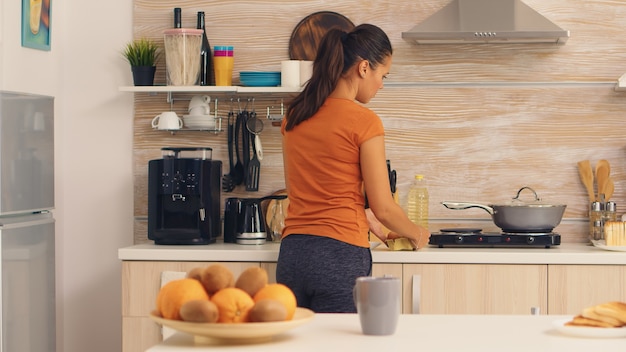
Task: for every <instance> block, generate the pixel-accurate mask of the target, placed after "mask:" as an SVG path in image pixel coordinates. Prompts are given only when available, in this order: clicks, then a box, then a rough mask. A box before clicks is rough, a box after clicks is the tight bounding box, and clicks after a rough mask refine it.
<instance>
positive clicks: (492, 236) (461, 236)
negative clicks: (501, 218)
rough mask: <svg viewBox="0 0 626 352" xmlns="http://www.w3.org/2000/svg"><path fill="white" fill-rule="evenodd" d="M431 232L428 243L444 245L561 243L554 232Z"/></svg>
mask: <svg viewBox="0 0 626 352" xmlns="http://www.w3.org/2000/svg"><path fill="white" fill-rule="evenodd" d="M439 231H440V232H435V233H431V234H430V240H429V241H428V244H430V245H433V246H437V247H439V248H444V247H468V248H471V247H516V248H519V247H528V248H541V247H543V248H550V247H552V246H556V245H559V244H561V235H559V234H557V233H554V232H541V233H509V232H485V233H483V232H482V229H473V228H452V229H441V230H439Z"/></svg>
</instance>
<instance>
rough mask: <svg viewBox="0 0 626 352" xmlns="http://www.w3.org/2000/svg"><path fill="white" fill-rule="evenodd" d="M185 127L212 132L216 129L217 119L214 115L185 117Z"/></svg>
mask: <svg viewBox="0 0 626 352" xmlns="http://www.w3.org/2000/svg"><path fill="white" fill-rule="evenodd" d="M183 125H185V127H187V128H191V129H198V130H212V129H215V117H214V116H213V115H183Z"/></svg>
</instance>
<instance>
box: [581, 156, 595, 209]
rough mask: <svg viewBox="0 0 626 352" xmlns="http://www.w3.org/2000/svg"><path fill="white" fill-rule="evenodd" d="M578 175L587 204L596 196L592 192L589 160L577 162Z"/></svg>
mask: <svg viewBox="0 0 626 352" xmlns="http://www.w3.org/2000/svg"><path fill="white" fill-rule="evenodd" d="M578 174H579V175H580V180H581V181H582V183H583V185H584V186H585V189H586V190H587V195H588V196H589V202H593V201H595V200H596V196H595V194H594V192H593V170H592V169H591V163H590V162H589V160H583V161H579V162H578Z"/></svg>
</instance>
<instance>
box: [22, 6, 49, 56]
mask: <svg viewBox="0 0 626 352" xmlns="http://www.w3.org/2000/svg"><path fill="white" fill-rule="evenodd" d="M50 1H51V0H22V46H23V47H27V48H33V49H39V50H46V51H49V50H50V23H51V22H50V20H51V16H50Z"/></svg>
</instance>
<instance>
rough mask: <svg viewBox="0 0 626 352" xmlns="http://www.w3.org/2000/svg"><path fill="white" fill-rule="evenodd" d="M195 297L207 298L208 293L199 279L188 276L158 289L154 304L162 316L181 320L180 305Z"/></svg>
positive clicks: (195, 298)
mask: <svg viewBox="0 0 626 352" xmlns="http://www.w3.org/2000/svg"><path fill="white" fill-rule="evenodd" d="M197 299H203V300H208V299H209V294H208V293H207V292H206V290H205V289H204V286H202V284H201V283H200V281H198V280H196V279H189V278H185V279H179V280H172V281H170V282H168V283H166V284H165V285H163V287H161V289H160V290H159V293H158V294H157V300H156V306H157V310H158V311H159V312H160V313H161V316H162V317H163V318H165V319H175V320H182V318H181V317H180V313H179V312H180V307H182V306H183V304H185V303H187V302H189V301H193V300H197Z"/></svg>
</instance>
